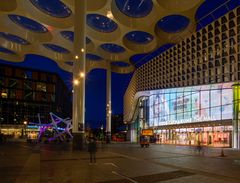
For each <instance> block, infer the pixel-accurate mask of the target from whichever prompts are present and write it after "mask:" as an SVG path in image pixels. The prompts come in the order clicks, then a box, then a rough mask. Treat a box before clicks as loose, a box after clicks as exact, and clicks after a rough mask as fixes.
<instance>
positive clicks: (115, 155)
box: [0, 142, 240, 183]
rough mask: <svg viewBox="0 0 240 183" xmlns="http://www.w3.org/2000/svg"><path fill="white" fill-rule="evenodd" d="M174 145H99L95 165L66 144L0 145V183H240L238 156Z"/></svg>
mask: <svg viewBox="0 0 240 183" xmlns="http://www.w3.org/2000/svg"><path fill="white" fill-rule="evenodd" d="M223 152H224V155H226V157H220V155H221V149H213V148H208V149H204V152H201V153H198V152H197V151H195V148H189V147H186V146H173V145H154V144H153V145H151V146H150V147H149V148H141V147H140V146H139V145H138V144H131V143H112V144H103V145H101V144H98V151H97V163H96V164H90V163H89V156H88V152H87V151H72V149H71V144H70V143H68V144H40V145H39V144H27V143H25V142H18V143H13V142H12V143H8V144H4V145H1V146H0V177H1V181H0V182H3V183H35V182H36V183H37V182H44V183H45V182H49V183H50V182H54V183H55V182H56V183H61V182H66V183H70V182H73V183H74V182H76V183H92V182H96V183H131V182H133V183H157V182H165V183H170V182H174V183H175V182H184V183H187V182H189V183H195V182H199V183H200V182H201V183H202V182H204V183H206V182H214V183H223V182H226V183H231V182H236V183H237V182H238V183H239V182H240V173H239V172H240V151H237V150H232V149H224V151H223Z"/></svg>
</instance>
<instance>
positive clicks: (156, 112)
mask: <svg viewBox="0 0 240 183" xmlns="http://www.w3.org/2000/svg"><path fill="white" fill-rule="evenodd" d="M232 84H233V83H223V84H214V85H202V86H193V87H188V88H176V89H163V90H158V91H154V94H153V95H151V96H150V97H149V120H148V122H149V126H150V127H151V126H162V125H170V124H180V123H191V122H200V121H215V120H221V119H232V113H233V106H232V101H233V92H232V87H231V86H232Z"/></svg>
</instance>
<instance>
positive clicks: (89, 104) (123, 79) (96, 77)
mask: <svg viewBox="0 0 240 183" xmlns="http://www.w3.org/2000/svg"><path fill="white" fill-rule="evenodd" d="M0 63H5V64H10V65H16V66H21V67H27V68H33V69H38V70H43V71H50V72H55V73H57V74H58V75H59V76H60V77H61V78H62V79H63V80H64V82H65V83H66V85H67V86H68V88H69V90H71V88H72V74H71V73H69V72H65V71H63V70H62V69H60V68H59V67H58V66H57V64H56V63H55V62H54V61H52V60H50V59H48V58H46V57H42V56H38V55H27V56H26V58H25V61H24V62H20V63H13V62H7V61H3V60H0ZM131 76H132V74H116V73H112V112H113V114H122V113H123V95H124V93H125V90H126V88H127V86H128V83H129V81H130V79H131ZM105 109H106V71H105V70H103V69H95V70H93V71H91V72H90V73H89V74H88V75H87V78H86V121H87V122H90V123H91V126H92V125H93V126H95V127H98V126H101V124H103V123H105V118H106V115H105Z"/></svg>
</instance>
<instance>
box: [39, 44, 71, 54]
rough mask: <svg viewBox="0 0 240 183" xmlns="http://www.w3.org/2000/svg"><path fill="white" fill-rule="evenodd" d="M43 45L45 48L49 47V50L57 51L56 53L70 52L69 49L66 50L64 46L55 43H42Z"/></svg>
mask: <svg viewBox="0 0 240 183" xmlns="http://www.w3.org/2000/svg"><path fill="white" fill-rule="evenodd" d="M43 46H44V47H45V48H47V49H50V50H52V51H55V52H58V53H64V54H66V53H70V51H69V50H67V49H66V48H63V47H61V46H58V45H55V44H48V43H46V44H43Z"/></svg>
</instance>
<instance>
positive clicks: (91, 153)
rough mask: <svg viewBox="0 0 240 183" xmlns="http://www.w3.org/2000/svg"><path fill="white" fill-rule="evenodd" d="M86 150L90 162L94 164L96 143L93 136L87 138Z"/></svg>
mask: <svg viewBox="0 0 240 183" xmlns="http://www.w3.org/2000/svg"><path fill="white" fill-rule="evenodd" d="M88 152H89V160H90V164H92V163H94V164H96V152H97V143H96V139H95V138H94V137H90V138H89V142H88Z"/></svg>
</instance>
